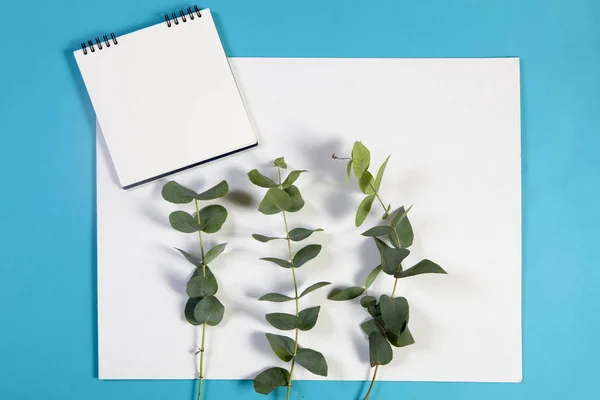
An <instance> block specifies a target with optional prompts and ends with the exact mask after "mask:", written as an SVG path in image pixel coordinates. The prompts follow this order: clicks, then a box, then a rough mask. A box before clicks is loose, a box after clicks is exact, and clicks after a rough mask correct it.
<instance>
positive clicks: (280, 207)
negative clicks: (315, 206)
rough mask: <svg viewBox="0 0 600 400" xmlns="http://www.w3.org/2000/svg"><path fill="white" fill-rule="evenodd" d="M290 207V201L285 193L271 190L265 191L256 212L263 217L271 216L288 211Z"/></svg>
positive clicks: (278, 189) (277, 189)
mask: <svg viewBox="0 0 600 400" xmlns="http://www.w3.org/2000/svg"><path fill="white" fill-rule="evenodd" d="M291 206H292V199H291V197H290V195H289V194H288V193H287V192H286V191H284V190H282V189H280V188H271V189H269V190H267V193H266V194H265V197H264V198H263V199H262V201H261V202H260V204H259V206H258V211H260V212H261V213H263V214H265V215H273V214H277V213H280V212H281V211H288V210H289V209H290V207H291Z"/></svg>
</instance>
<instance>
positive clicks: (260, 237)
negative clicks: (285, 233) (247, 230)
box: [252, 233, 285, 243]
mask: <svg viewBox="0 0 600 400" xmlns="http://www.w3.org/2000/svg"><path fill="white" fill-rule="evenodd" d="M252 237H253V238H254V239H256V240H258V241H259V242H262V243H267V242H270V241H271V240H277V239H285V238H280V237H274V236H265V235H259V234H258V233H254V234H252Z"/></svg>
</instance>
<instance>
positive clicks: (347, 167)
mask: <svg viewBox="0 0 600 400" xmlns="http://www.w3.org/2000/svg"><path fill="white" fill-rule="evenodd" d="M351 172H352V159H350V161H348V165H347V166H346V185H347V184H348V182H350V173H351Z"/></svg>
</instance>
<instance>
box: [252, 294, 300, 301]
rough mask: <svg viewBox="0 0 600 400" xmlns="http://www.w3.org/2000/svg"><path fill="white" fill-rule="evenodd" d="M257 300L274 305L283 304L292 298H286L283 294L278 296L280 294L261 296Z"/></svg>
mask: <svg viewBox="0 0 600 400" xmlns="http://www.w3.org/2000/svg"><path fill="white" fill-rule="evenodd" d="M258 300H260V301H271V302H274V303H283V302H286V301H291V300H294V298H293V297H290V296H286V295H285V294H280V293H267V294H265V295H263V296H261V297H260V298H259V299H258Z"/></svg>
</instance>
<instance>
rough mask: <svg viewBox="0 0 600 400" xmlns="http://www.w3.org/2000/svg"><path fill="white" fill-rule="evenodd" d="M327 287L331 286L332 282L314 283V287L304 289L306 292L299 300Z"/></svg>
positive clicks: (301, 294)
mask: <svg viewBox="0 0 600 400" xmlns="http://www.w3.org/2000/svg"><path fill="white" fill-rule="evenodd" d="M327 285H331V282H317V283H313V284H312V285H310V286H309V287H307V288H306V289H304V291H303V292H302V293H300V296H298V298H301V297H304V296H306V295H307V294H309V293H311V292H314V291H315V290H317V289H321V288H322V287H324V286H327Z"/></svg>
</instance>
